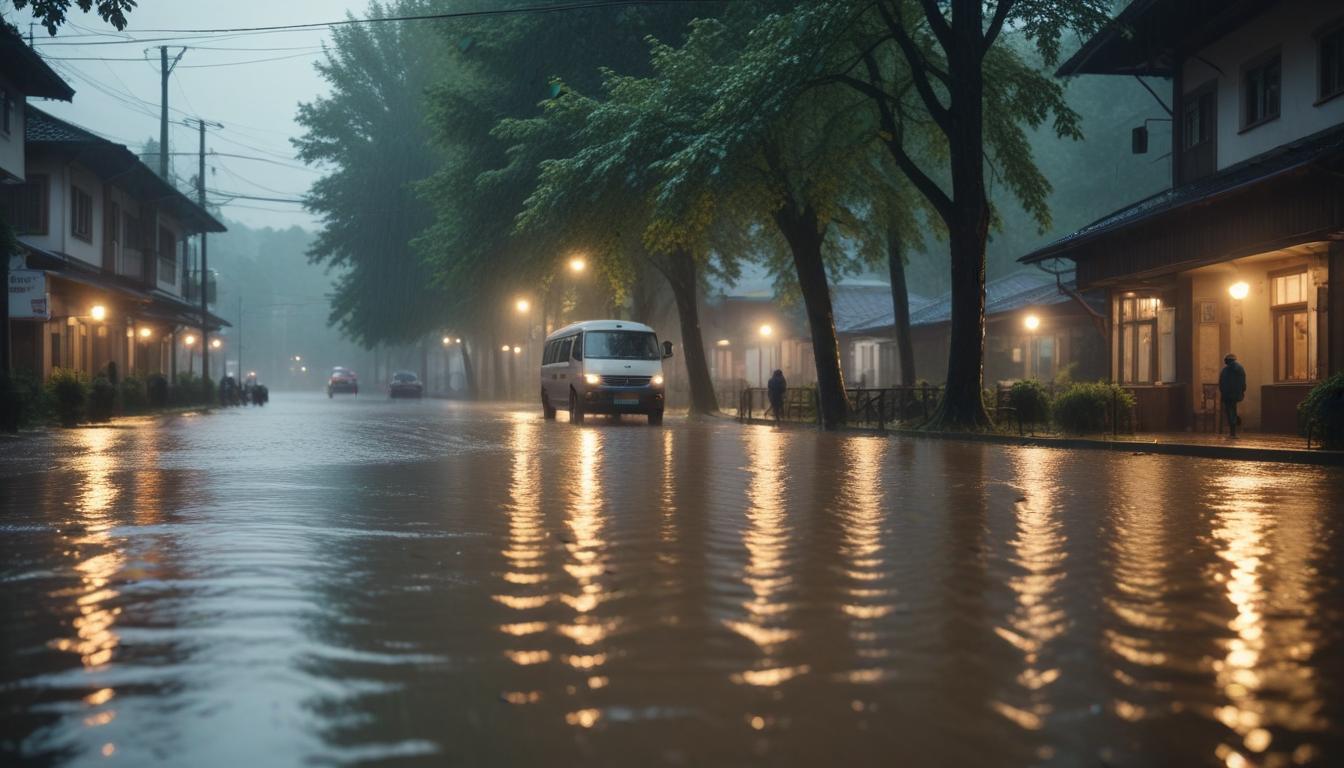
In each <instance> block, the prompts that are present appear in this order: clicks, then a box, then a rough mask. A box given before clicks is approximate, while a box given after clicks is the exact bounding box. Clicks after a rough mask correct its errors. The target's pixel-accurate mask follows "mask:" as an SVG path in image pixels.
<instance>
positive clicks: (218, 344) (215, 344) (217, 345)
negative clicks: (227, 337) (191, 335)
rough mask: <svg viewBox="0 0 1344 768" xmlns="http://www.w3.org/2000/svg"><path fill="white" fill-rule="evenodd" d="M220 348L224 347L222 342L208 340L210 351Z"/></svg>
mask: <svg viewBox="0 0 1344 768" xmlns="http://www.w3.org/2000/svg"><path fill="white" fill-rule="evenodd" d="M222 346H224V342H222V341H220V340H219V339H211V340H210V348H211V349H219V348H220V347H222Z"/></svg>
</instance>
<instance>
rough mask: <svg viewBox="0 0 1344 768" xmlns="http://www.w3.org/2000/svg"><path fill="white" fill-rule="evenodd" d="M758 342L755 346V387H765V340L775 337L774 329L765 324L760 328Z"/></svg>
mask: <svg viewBox="0 0 1344 768" xmlns="http://www.w3.org/2000/svg"><path fill="white" fill-rule="evenodd" d="M759 335H760V341H759V343H758V344H757V345H756V385H757V386H761V387H763V386H765V375H764V364H765V340H766V339H769V338H770V337H772V336H774V335H775V329H774V328H773V327H771V326H770V324H769V323H765V324H764V325H762V326H761V328H760V334H759Z"/></svg>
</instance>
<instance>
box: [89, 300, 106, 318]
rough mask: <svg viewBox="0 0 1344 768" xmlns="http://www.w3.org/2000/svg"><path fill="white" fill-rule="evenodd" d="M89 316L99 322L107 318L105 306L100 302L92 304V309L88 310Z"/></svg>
mask: <svg viewBox="0 0 1344 768" xmlns="http://www.w3.org/2000/svg"><path fill="white" fill-rule="evenodd" d="M89 317H92V318H93V319H94V320H97V321H98V322H100V323H101V322H102V321H103V320H105V319H107V307H104V306H103V305H102V304H94V305H93V309H90V310H89Z"/></svg>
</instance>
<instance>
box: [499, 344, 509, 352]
mask: <svg viewBox="0 0 1344 768" xmlns="http://www.w3.org/2000/svg"><path fill="white" fill-rule="evenodd" d="M499 351H500V352H508V351H509V345H508V344H505V345H504V346H502V347H500V348H499Z"/></svg>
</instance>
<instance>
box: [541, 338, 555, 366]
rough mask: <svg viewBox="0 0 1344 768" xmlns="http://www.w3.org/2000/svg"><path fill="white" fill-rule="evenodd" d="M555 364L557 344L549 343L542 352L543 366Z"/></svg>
mask: <svg viewBox="0 0 1344 768" xmlns="http://www.w3.org/2000/svg"><path fill="white" fill-rule="evenodd" d="M554 362H555V342H554V341H548V342H546V346H545V347H543V348H542V351H541V364H542V365H550V364H551V363H554Z"/></svg>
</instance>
